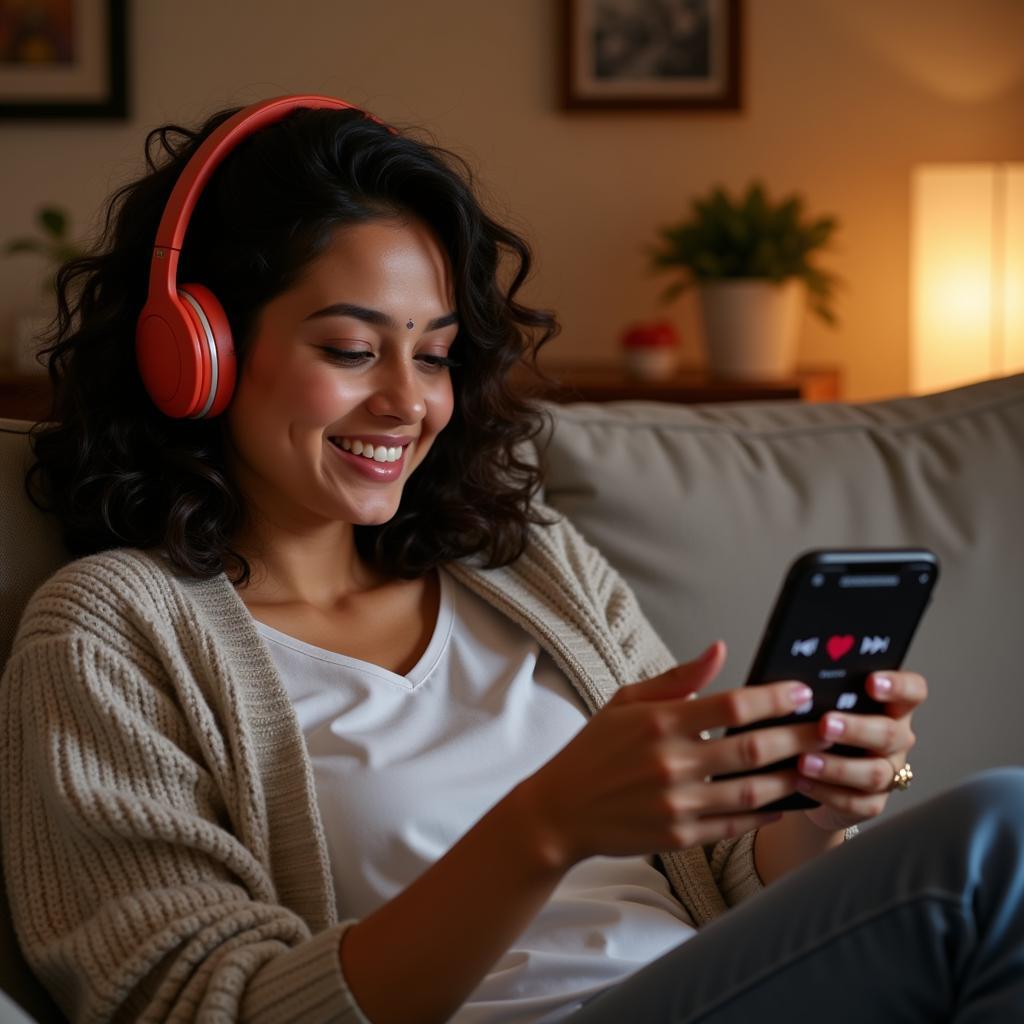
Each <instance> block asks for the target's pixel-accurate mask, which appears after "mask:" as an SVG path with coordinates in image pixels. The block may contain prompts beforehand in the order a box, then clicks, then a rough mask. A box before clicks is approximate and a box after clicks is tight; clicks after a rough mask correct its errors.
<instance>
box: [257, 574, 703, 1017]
mask: <svg viewBox="0 0 1024 1024" xmlns="http://www.w3.org/2000/svg"><path fill="white" fill-rule="evenodd" d="M440 579H441V600H440V609H439V612H438V617H437V624H436V626H435V628H434V632H433V635H432V637H431V639H430V642H429V644H428V645H427V649H426V651H425V652H424V653H423V656H422V657H421V658H420V660H419V661H418V662H417V664H416V665H415V666H414V667H413V669H412V670H411V671H410V672H409V673H408V674H407V675H405V676H401V675H397V674H396V673H394V672H390V671H388V670H387V669H384V668H381V667H379V666H377V665H373V664H370V663H369V662H365V661H360V660H359V659H356V658H349V657H346V656H344V655H341V654H335V653H334V652H333V651H327V650H324V649H322V648H320V647H315V646H313V645H312V644H307V643H304V642H303V641H301V640H297V639H295V638H294V637H291V636H288V635H287V634H285V633H282V632H280V631H279V630H276V629H274V628H272V627H270V626H267V625H265V624H264V623H262V622H259V621H257V622H256V623H255V625H256V628H257V630H258V631H259V633H260V635H261V636H262V637H263V639H264V640H265V641H266V642H267V646H268V648H269V650H270V653H271V656H272V657H273V660H274V663H275V665H276V666H277V668H278V671H279V672H280V674H281V677H282V679H283V681H284V685H285V688H286V689H287V691H288V694H289V696H290V697H291V700H292V703H293V705H294V707H295V711H296V714H297V715H298V719H299V725H300V726H301V728H302V732H303V735H304V736H305V738H306V744H307V748H308V750H309V754H310V758H311V760H312V765H313V772H314V778H315V781H316V793H317V803H318V805H319V808H320V815H321V817H322V819H323V824H324V830H325V832H326V836H327V847H328V853H329V856H330V862H331V872H332V875H333V878H334V888H335V895H336V899H337V908H338V915H339V918H346V917H365V916H366V915H367V914H369V913H371V912H372V911H373V910H375V909H376V908H377V907H379V906H380V905H381V904H383V903H386V902H387V901H388V900H389V899H391V897H393V896H395V895H396V894H397V893H399V892H400V891H401V890H402V889H404V888H405V887H406V886H407V885H409V883H410V882H412V881H413V880H414V879H415V878H416V877H418V876H419V875H420V874H421V873H422V872H423V871H424V870H425V869H426V868H428V867H429V866H430V865H431V864H433V863H434V861H436V860H438V859H439V858H440V857H441V856H442V855H443V854H444V853H445V852H446V851H447V850H448V848H449V847H450V846H452V845H453V844H454V843H455V842H456V841H457V840H458V839H460V838H461V837H462V836H463V835H464V834H465V833H466V832H467V831H469V829H470V828H472V826H473V825H474V824H475V823H476V822H477V821H478V820H479V819H480V818H481V817H482V816H483V815H484V814H485V813H486V812H487V811H488V810H490V808H491V807H493V806H494V805H495V804H496V803H498V802H499V801H500V800H501V799H502V798H503V797H504V796H505V795H506V794H507V793H508V792H509V791H510V790H511V789H512V788H513V787H514V786H515V785H516V784H517V783H519V782H520V781H521V780H522V779H524V778H526V777H527V776H528V775H531V774H532V773H533V772H535V771H536V770H537V769H538V768H540V767H541V765H543V764H544V763H545V762H546V761H548V760H550V759H551V758H552V757H553V756H554V755H555V754H556V753H558V751H559V750H561V749H562V747H564V746H565V744H566V743H568V742H569V740H571V739H572V737H573V736H574V735H575V734H576V733H577V732H579V730H580V729H581V728H582V727H583V726H584V724H585V723H586V720H587V716H586V711H585V706H584V705H583V703H582V701H581V699H580V697H579V696H578V694H577V693H576V691H575V690H574V689H573V687H572V685H571V684H570V683H569V681H568V680H567V679H566V678H565V676H564V675H563V674H562V672H561V671H560V670H559V669H558V667H557V666H556V665H555V664H554V662H553V661H552V659H551V658H550V656H549V655H548V654H547V653H546V652H545V651H543V650H542V649H541V648H540V646H539V644H538V643H537V641H536V640H534V639H533V638H532V637H531V636H530V635H529V634H528V633H527V632H526V631H525V630H524V629H522V628H521V627H520V626H518V625H517V624H516V623H514V622H512V621H510V620H509V619H507V618H505V616H503V615H502V614H501V613H500V612H498V611H497V610H496V609H494V608H492V607H491V606H490V605H489V604H487V602H486V601H484V600H483V599H482V598H480V597H478V596H477V595H475V594H474V593H473V592H472V591H470V590H469V589H468V588H466V587H465V586H463V585H462V584H461V583H459V582H458V581H457V580H455V579H454V577H452V576H450V575H449V574H448V573H446V572H444V571H441V572H440ZM499 884H500V879H496V880H495V885H499ZM693 934H695V929H694V928H693V926H692V924H691V922H690V919H689V917H688V915H687V913H686V911H685V910H684V909H683V907H682V906H681V905H680V904H679V902H678V901H677V900H676V899H675V897H674V896H672V894H671V892H670V890H669V885H668V882H667V880H666V879H665V877H664V876H663V875H662V874H661V873H660V872H659V871H658V870H657V869H656V868H655V867H654V866H653V863H652V858H650V857H591V858H589V859H588V860H585V861H582V862H581V863H579V864H577V865H576V866H575V867H573V868H572V869H571V870H570V871H568V872H567V873H566V874H565V876H564V877H563V879H562V881H561V882H560V883H559V885H558V886H557V888H556V889H555V890H554V892H553V893H552V895H551V897H550V899H549V900H548V902H547V903H546V904H545V905H544V907H542V908H541V910H540V911H539V912H538V914H537V915H536V917H535V918H534V919H533V921H532V922H531V923H530V925H529V926H528V927H527V928H526V929H525V930H524V931H523V932H522V933H521V934H520V935H519V936H518V937H517V938H516V939H515V941H514V942H513V943H512V945H511V947H510V948H509V949H508V950H507V951H506V952H505V954H504V955H503V956H501V957H500V958H499V959H498V961H497V962H496V963H495V964H494V965H493V967H492V968H491V970H490V971H489V973H488V974H487V976H486V977H485V978H484V979H483V981H482V982H481V983H480V984H479V985H478V986H477V988H476V989H475V990H474V991H473V993H472V994H471V995H470V997H469V998H468V999H467V1001H466V1002H465V1004H464V1005H463V1006H462V1007H461V1008H460V1010H459V1011H458V1012H457V1013H456V1014H455V1016H454V1017H453V1018H451V1019H452V1020H454V1021H457V1022H459V1024H476V1022H480V1024H483V1022H487V1024H493V1022H497V1021H516V1022H527V1021H529V1022H540V1021H543V1022H549V1021H558V1020H562V1019H563V1018H564V1017H567V1016H569V1014H570V1013H572V1012H573V1011H574V1010H576V1009H578V1008H579V1007H580V1006H581V1005H582V1004H583V1003H584V1002H585V1001H586V1000H587V999H589V998H590V997H592V996H594V995H596V994H597V993H598V992H601V991H603V990H604V989H606V988H608V987H610V986H611V985H614V984H615V983H616V982H618V981H621V980H622V979H623V978H625V977H627V976H628V975H629V974H632V973H633V972H634V971H636V970H638V969H639V968H640V967H643V966H644V965H645V964H647V963H649V962H650V961H652V960H654V959H656V958H657V957H658V956H660V955H661V954H662V953H665V952H667V951H668V950H669V949H671V948H672V947H673V946H676V945H678V944H679V943H680V942H683V941H684V940H686V939H688V938H690V937H691V936H692V935H693Z"/></svg>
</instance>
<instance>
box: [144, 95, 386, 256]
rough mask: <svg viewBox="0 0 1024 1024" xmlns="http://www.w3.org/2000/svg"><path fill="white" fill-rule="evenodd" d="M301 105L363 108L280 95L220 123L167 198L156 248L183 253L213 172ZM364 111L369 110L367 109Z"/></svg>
mask: <svg viewBox="0 0 1024 1024" xmlns="http://www.w3.org/2000/svg"><path fill="white" fill-rule="evenodd" d="M300 107H308V108H312V109H317V108H333V109H337V110H358V109H359V108H358V107H354V106H353V105H352V104H351V103H346V102H345V101H344V100H337V99H333V98H332V97H330V96H278V97H276V98H274V99H269V100H262V101H260V102H259V103H253V104H252V105H251V106H248V107H243V108H242V109H241V110H239V111H238V113H236V114H233V115H232V116H231V117H229V118H228V119H227V120H226V121H225V122H224V123H223V124H220V125H218V126H217V128H216V129H214V131H213V132H211V134H210V135H209V136H208V137H207V138H206V139H204V140H203V142H202V144H201V145H200V146H199V148H198V149H197V150H196V151H195V153H193V154H192V158H191V159H190V160H189V162H188V164H187V165H186V166H185V169H184V170H183V171H182V172H181V174H180V176H179V177H178V181H177V183H176V184H175V186H174V190H173V191H172V192H171V197H170V199H168V200H167V206H165V207H164V214H163V216H162V217H161V218H160V226H159V227H158V228H157V229H156V242H155V243H154V248H158V249H176V250H178V251H179V252H180V251H181V243H182V241H183V240H184V238H185V230H186V228H187V227H188V222H189V219H190V218H191V217H192V210H193V209H194V208H195V205H196V202H197V200H198V199H199V194H200V192H202V190H203V187H204V186H205V185H206V183H207V181H209V179H210V175H211V174H213V172H214V171H215V170H216V169H217V168H218V167H219V166H220V164H221V163H222V162H223V160H224V158H225V157H226V156H227V155H228V154H229V153H230V152H231V151H232V150H233V149H234V148H235V146H237V145H238V144H239V143H240V142H241V141H242V140H243V139H245V138H248V137H249V136H250V135H252V134H253V133H255V132H258V131H259V130H260V129H261V128H264V127H266V126H267V125H269V124H273V122H274V121H280V120H282V119H283V118H284V117H285V116H287V115H288V114H290V113H291V112H292V111H293V110H298V109H299V108H300ZM364 113H366V112H365V111H364ZM366 116H367V117H368V118H370V119H371V120H372V121H376V122H377V123H378V124H383V123H384V122H383V121H381V120H380V119H379V118H376V117H374V116H373V115H372V114H366Z"/></svg>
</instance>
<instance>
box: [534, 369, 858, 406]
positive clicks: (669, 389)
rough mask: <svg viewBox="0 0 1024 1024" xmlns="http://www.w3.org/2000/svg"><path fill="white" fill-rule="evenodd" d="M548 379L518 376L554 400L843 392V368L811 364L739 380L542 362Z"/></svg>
mask: <svg viewBox="0 0 1024 1024" xmlns="http://www.w3.org/2000/svg"><path fill="white" fill-rule="evenodd" d="M542 370H543V372H544V373H545V374H546V375H547V376H548V377H550V378H553V379H552V380H549V381H544V380H542V379H538V378H536V377H535V376H533V375H532V374H531V373H530V371H528V370H526V369H523V370H521V371H518V372H517V374H516V379H517V381H518V383H519V384H520V386H521V387H522V388H523V389H524V390H526V391H528V392H529V393H530V394H531V395H534V396H536V397H539V398H545V399H548V400H549V401H554V402H618V401H637V400H639V401H658V402H679V403H688V404H692V403H698V402H701V403H702V402H743V401H766V400H781V399H800V400H802V401H805V402H835V401H839V399H840V398H841V382H840V373H839V370H838V369H837V368H835V367H807V368H802V369H799V370H797V372H796V373H795V374H794V375H793V376H792V377H788V378H785V379H782V380H733V379H731V378H722V377H713V376H711V375H710V374H709V373H707V372H706V371H703V370H680V371H678V372H677V373H676V374H674V375H673V376H672V377H669V378H667V379H665V380H654V381H650V380H640V379H638V378H635V377H631V376H629V375H628V374H627V373H626V371H625V370H624V369H622V368H620V367H617V366H572V365H568V364H561V365H554V364H552V365H550V366H547V365H542Z"/></svg>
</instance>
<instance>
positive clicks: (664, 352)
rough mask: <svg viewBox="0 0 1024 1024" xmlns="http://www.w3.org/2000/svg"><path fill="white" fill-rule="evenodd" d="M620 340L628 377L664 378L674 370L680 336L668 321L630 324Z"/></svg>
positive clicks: (642, 378) (644, 378)
mask: <svg viewBox="0 0 1024 1024" xmlns="http://www.w3.org/2000/svg"><path fill="white" fill-rule="evenodd" d="M621 340H622V349H623V354H624V356H625V364H626V371H627V372H628V373H629V374H630V376H632V377H636V378H638V379H640V380H664V379H665V378H666V377H670V376H671V375H672V374H673V373H674V372H675V370H676V366H677V364H678V352H679V335H678V334H677V333H676V328H675V325H674V324H673V323H672V321H671V320H655V321H652V322H650V323H640V324H633V325H632V326H631V327H629V328H627V330H626V331H625V333H624V334H623V335H622V339H621Z"/></svg>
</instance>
